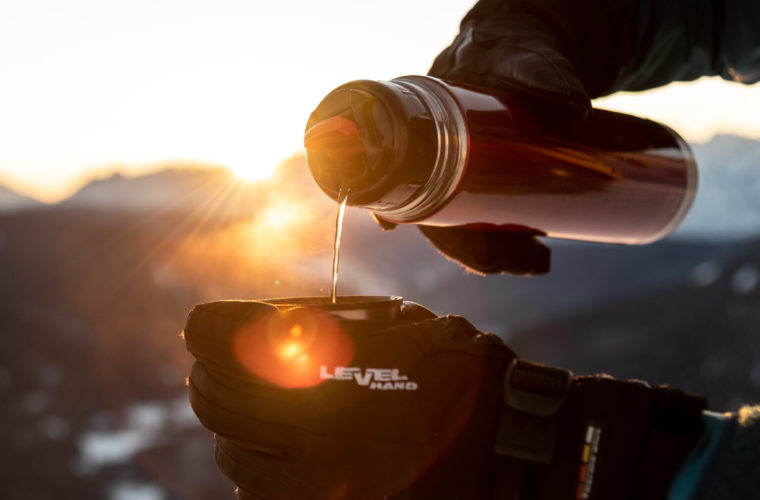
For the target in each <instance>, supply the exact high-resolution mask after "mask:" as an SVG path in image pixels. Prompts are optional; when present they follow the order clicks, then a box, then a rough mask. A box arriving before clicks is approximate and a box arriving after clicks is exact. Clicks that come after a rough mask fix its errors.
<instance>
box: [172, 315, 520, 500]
mask: <svg viewBox="0 0 760 500" xmlns="http://www.w3.org/2000/svg"><path fill="white" fill-rule="evenodd" d="M296 325H300V326H299V327H298V329H297V330H293V328H295V326H296ZM291 331H296V332H298V335H297V336H294V337H291V336H290V332H291ZM283 332H284V334H283ZM184 334H185V340H186V342H187V348H188V350H189V351H190V352H191V353H192V354H193V355H194V356H195V357H196V359H197V361H196V362H195V364H194V365H193V368H192V373H191V375H190V378H189V386H190V401H191V403H192V406H193V409H194V410H195V412H196V414H197V415H198V418H199V419H200V421H201V422H202V423H203V425H205V426H206V427H208V428H209V429H211V430H212V431H214V432H215V433H216V459H217V463H218V464H219V467H220V468H221V470H222V472H224V473H225V474H226V475H227V476H228V477H229V478H230V479H232V481H233V482H234V483H235V484H236V485H237V486H238V487H239V492H238V494H239V496H240V498H245V499H253V498H255V499H266V500H279V499H294V500H295V499H298V500H308V499H352V500H354V499H379V498H386V497H387V496H391V495H392V496H393V498H396V499H409V500H412V499H414V500H420V499H425V498H430V499H434V498H435V499H439V498H444V499H445V498H486V495H487V493H488V488H489V483H488V478H489V477H490V472H491V470H490V468H491V464H492V458H491V455H492V454H491V450H492V448H493V435H494V433H495V431H496V425H497V420H498V411H497V410H498V408H499V405H500V401H499V399H500V387H501V377H502V376H503V373H504V369H505V366H506V363H507V362H508V361H509V360H510V359H511V358H512V357H513V354H512V353H511V352H510V351H509V350H508V349H507V348H506V347H505V346H504V344H503V343H502V342H501V341H500V340H499V339H498V337H495V336H494V335H490V334H483V333H480V332H478V331H477V330H476V329H475V328H473V326H472V325H470V324H469V323H468V322H467V321H466V320H464V319H463V318H461V317H456V316H446V317H440V318H436V317H435V315H434V314H432V313H430V312H429V311H427V310H425V309H424V308H421V307H420V306H413V305H410V304H407V305H406V306H405V307H404V310H403V311H402V319H400V320H394V321H392V322H390V321H357V320H353V321H351V320H343V319H340V318H337V317H335V316H332V315H330V314H327V313H325V312H323V311H319V310H315V309H296V310H293V311H292V312H291V313H288V314H283V313H278V312H277V311H276V310H275V309H274V308H273V307H272V306H270V305H267V304H264V303H261V302H217V303H210V304H204V305H200V306H197V307H196V308H195V309H193V311H192V312H191V313H190V316H189V318H188V321H187V325H186V327H185V332H184ZM283 335H284V336H283ZM295 341H298V342H301V344H300V346H299V344H297V343H295ZM323 366H324V368H322V367H323ZM340 367H351V368H350V369H347V370H341V368H340ZM325 378H327V380H323V379H325Z"/></svg>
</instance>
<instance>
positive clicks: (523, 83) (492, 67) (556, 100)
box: [428, 16, 591, 119]
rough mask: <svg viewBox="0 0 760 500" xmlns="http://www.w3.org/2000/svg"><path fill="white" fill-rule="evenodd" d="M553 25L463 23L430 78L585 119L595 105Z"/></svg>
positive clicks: (519, 19) (521, 19)
mask: <svg viewBox="0 0 760 500" xmlns="http://www.w3.org/2000/svg"><path fill="white" fill-rule="evenodd" d="M547 29H548V25H542V24H540V23H535V22H534V21H533V20H532V19H531V18H530V17H526V16H513V17H509V18H508V19H502V18H499V17H496V18H490V17H475V18H473V19H471V20H469V21H467V20H465V22H463V23H462V28H461V32H460V33H459V35H458V36H457V37H456V38H455V40H454V42H453V43H452V45H451V46H449V47H448V48H447V49H445V50H444V51H443V52H442V53H441V54H440V55H439V56H438V57H437V58H436V59H435V61H434V62H433V65H432V67H431V68H430V71H429V72H428V74H429V75H430V76H435V77H438V78H442V79H448V80H453V81H461V82H467V83H473V84H476V85H482V86H486V87H491V88H501V89H505V90H507V91H512V92H515V93H517V94H519V95H521V96H523V97H524V98H525V99H526V100H528V101H530V102H531V103H532V104H534V105H535V106H538V107H539V108H541V109H542V110H547V111H552V112H554V113H555V114H561V115H564V116H567V117H572V118H579V119H582V118H585V117H587V116H588V115H589V114H590V112H591V101H590V99H589V97H588V94H587V93H586V90H585V89H584V86H583V84H582V83H581V81H580V79H579V78H578V75H577V72H576V69H575V68H574V67H573V65H572V63H571V62H570V61H569V60H568V59H567V58H566V57H565V56H563V55H562V53H561V52H560V51H559V50H558V47H557V44H558V42H557V40H556V37H555V35H553V34H551V33H547V31H546V30H547Z"/></svg>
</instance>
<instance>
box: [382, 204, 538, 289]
mask: <svg viewBox="0 0 760 500" xmlns="http://www.w3.org/2000/svg"><path fill="white" fill-rule="evenodd" d="M372 218H373V219H374V220H375V222H376V223H377V224H378V225H379V226H380V227H381V228H382V229H383V230H384V231H390V230H393V229H395V227H396V226H397V224H394V223H392V222H388V221H386V220H383V219H382V218H380V217H378V216H377V215H376V214H374V213H373V214H372ZM417 227H418V228H419V230H420V231H421V232H422V234H424V235H425V237H426V238H427V239H428V241H429V242H430V243H431V244H432V245H433V246H434V247H435V248H436V249H438V251H439V252H441V254H443V255H444V256H445V257H446V258H448V259H451V260H452V261H454V262H456V263H457V264H459V265H461V266H462V267H464V268H465V269H467V270H468V271H471V272H474V273H477V274H501V273H507V274H515V275H522V276H532V275H539V274H546V273H548V272H549V269H550V268H551V249H550V248H549V247H547V246H546V245H544V244H543V243H541V242H540V241H538V239H536V237H535V236H531V235H527V234H516V233H511V232H508V231H499V230H493V231H489V230H485V229H476V228H468V227H460V226H453V227H441V226H425V225H418V226H417Z"/></svg>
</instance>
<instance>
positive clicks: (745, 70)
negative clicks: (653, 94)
mask: <svg viewBox="0 0 760 500" xmlns="http://www.w3.org/2000/svg"><path fill="white" fill-rule="evenodd" d="M627 10H628V12H629V13H630V14H629V15H630V19H631V21H632V23H631V24H632V25H633V27H634V28H633V30H632V32H633V36H634V40H632V41H633V46H634V50H633V51H632V55H631V58H630V60H629V61H628V63H627V64H626V65H625V66H624V67H623V68H622V71H621V73H620V77H619V79H618V83H617V85H616V87H617V88H616V90H644V89H648V88H653V87H658V86H660V85H665V84H667V83H669V82H672V81H688V80H694V79H696V78H699V77H701V76H714V75H719V76H721V77H722V78H724V79H727V80H733V81H738V82H742V83H755V82H757V81H760V2H757V1H753V0H679V1H670V0H669V1H665V2H663V1H661V0H647V1H643V2H641V1H632V2H629V3H628V8H627Z"/></svg>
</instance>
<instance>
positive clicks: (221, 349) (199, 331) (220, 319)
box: [182, 300, 277, 378]
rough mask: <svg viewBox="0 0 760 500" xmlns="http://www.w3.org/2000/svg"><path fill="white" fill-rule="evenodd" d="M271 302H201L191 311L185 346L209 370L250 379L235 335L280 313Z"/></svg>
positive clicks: (188, 318) (186, 324)
mask: <svg viewBox="0 0 760 500" xmlns="http://www.w3.org/2000/svg"><path fill="white" fill-rule="evenodd" d="M276 310H277V309H276V308H275V307H274V306H272V305H270V304H266V303H263V302H258V301H235V300H228V301H226V300H225V301H217V302H208V303H205V304H199V305H197V306H195V307H194V308H193V309H192V310H191V311H190V313H189V315H188V317H187V321H186V323H185V328H184V330H183V332H182V333H183V337H184V339H185V346H186V348H187V350H188V352H190V354H192V355H193V356H194V357H195V358H196V359H197V360H199V361H201V362H202V363H203V364H204V365H206V366H207V367H208V368H209V369H212V370H214V371H217V372H219V373H226V374H228V375H229V376H232V377H235V376H238V377H240V376H242V377H244V378H246V377H247V376H248V372H247V371H246V370H244V369H243V367H242V366H241V365H240V362H239V361H238V358H237V356H236V355H235V352H234V338H235V336H236V335H237V334H238V332H239V331H240V329H241V327H242V326H243V325H245V324H248V323H251V322H255V321H256V320H257V319H258V318H264V317H267V316H268V315H272V314H274V313H275V312H276Z"/></svg>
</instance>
